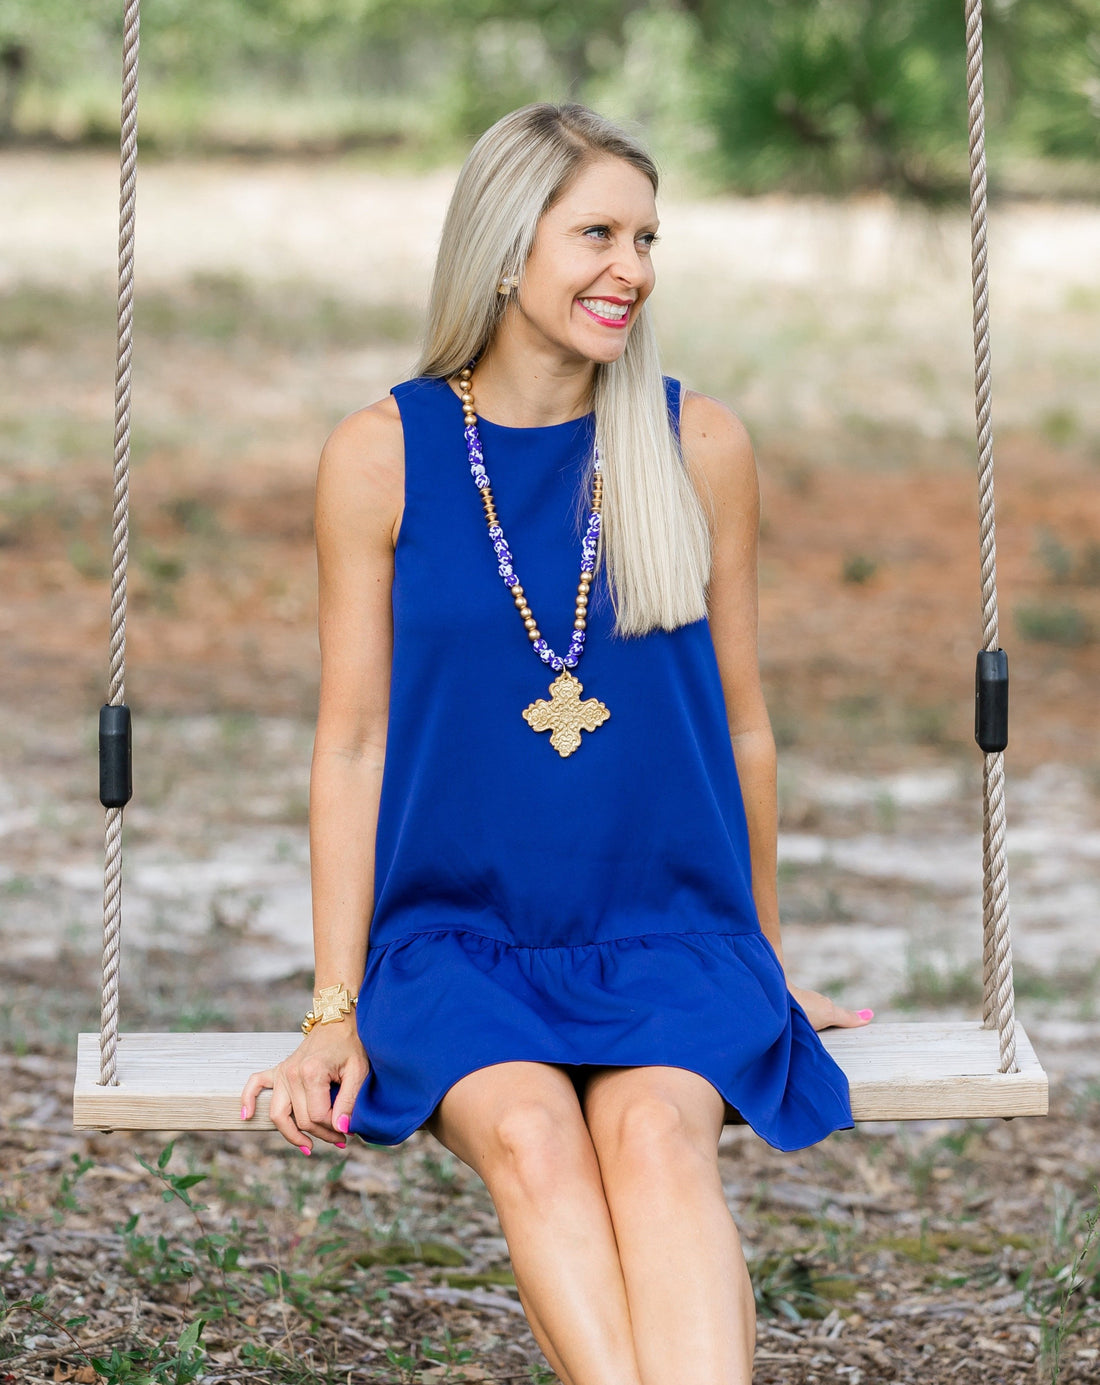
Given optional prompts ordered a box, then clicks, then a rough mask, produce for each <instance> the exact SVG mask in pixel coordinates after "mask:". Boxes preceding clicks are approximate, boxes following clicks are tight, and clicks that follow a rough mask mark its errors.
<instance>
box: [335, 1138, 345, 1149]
mask: <svg viewBox="0 0 1100 1385" xmlns="http://www.w3.org/2000/svg"><path fill="white" fill-rule="evenodd" d="M347 1147H348V1142H347V1140H341V1141H340V1143H339V1144H338V1145H337V1146H336V1148H337V1149H347Z"/></svg>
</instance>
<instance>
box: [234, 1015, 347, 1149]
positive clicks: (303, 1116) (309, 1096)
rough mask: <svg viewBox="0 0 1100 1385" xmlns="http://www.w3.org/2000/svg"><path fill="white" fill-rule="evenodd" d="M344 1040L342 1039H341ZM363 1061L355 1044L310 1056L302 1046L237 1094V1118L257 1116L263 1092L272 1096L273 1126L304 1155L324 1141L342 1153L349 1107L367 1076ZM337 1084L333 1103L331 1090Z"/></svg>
mask: <svg viewBox="0 0 1100 1385" xmlns="http://www.w3.org/2000/svg"><path fill="white" fill-rule="evenodd" d="M345 1037H346V1036H345ZM368 1067H369V1065H368V1063H367V1056H366V1054H365V1053H364V1052H363V1049H362V1045H361V1044H359V1042H358V1039H355V1040H354V1043H353V1045H352V1046H351V1048H350V1051H349V1049H348V1048H346V1047H344V1046H343V1044H341V1045H340V1047H339V1048H337V1049H333V1048H331V1047H330V1050H329V1052H327V1053H326V1052H325V1050H324V1047H322V1048H321V1049H320V1051H312V1052H311V1051H310V1050H309V1049H307V1048H305V1046H304V1045H303V1047H302V1048H299V1049H297V1050H296V1051H295V1052H294V1053H293V1054H291V1056H290V1057H289V1058H287V1059H285V1060H284V1061H283V1062H282V1063H279V1064H277V1065H276V1066H275V1067H274V1068H268V1069H267V1070H266V1071H264V1072H254V1073H253V1074H252V1076H251V1077H249V1079H248V1081H247V1082H246V1083H245V1085H244V1089H243V1090H242V1092H241V1119H242V1120H251V1119H252V1117H253V1116H254V1115H255V1114H256V1101H257V1098H258V1097H259V1095H260V1093H261V1092H262V1091H265V1090H268V1089H270V1091H271V1122H272V1124H273V1125H274V1126H275V1129H276V1130H278V1132H279V1133H280V1134H281V1135H282V1137H283V1138H284V1139H285V1140H286V1141H287V1142H288V1143H289V1144H292V1145H293V1146H294V1147H295V1148H296V1149H299V1150H301V1152H302V1153H303V1154H311V1153H312V1152H313V1141H314V1140H324V1141H326V1142H327V1143H328V1144H333V1145H336V1147H337V1148H338V1149H343V1148H344V1147H345V1146H346V1144H347V1132H348V1126H349V1124H350V1118H351V1111H352V1107H353V1106H354V1105H355V1098H356V1096H357V1094H358V1092H359V1088H360V1087H361V1086H362V1085H363V1081H364V1079H365V1077H366V1075H367V1071H368ZM337 1083H338V1084H339V1086H340V1091H339V1093H338V1095H337V1098H336V1103H335V1104H334V1103H333V1100H332V1088H333V1086H334V1085H336V1084H337Z"/></svg>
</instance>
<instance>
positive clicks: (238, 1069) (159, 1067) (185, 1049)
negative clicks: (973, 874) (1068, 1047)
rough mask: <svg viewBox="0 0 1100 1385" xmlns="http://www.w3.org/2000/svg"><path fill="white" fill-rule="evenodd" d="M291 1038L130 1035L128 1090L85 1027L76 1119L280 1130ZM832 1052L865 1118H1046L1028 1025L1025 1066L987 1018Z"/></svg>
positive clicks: (858, 1038) (1022, 1055)
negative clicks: (258, 1079) (276, 1117)
mask: <svg viewBox="0 0 1100 1385" xmlns="http://www.w3.org/2000/svg"><path fill="white" fill-rule="evenodd" d="M300 1037H301V1036H300V1035H299V1034H297V1033H291V1034H123V1035H121V1036H120V1037H119V1047H118V1071H119V1077H120V1082H119V1085H118V1086H117V1087H101V1086H99V1085H98V1083H99V1038H98V1035H95V1034H81V1035H80V1039H79V1044H78V1049H77V1068H76V1084H75V1087H74V1090H73V1124H74V1125H75V1126H76V1127H77V1128H78V1129H92V1130H242V1129H243V1130H270V1129H272V1125H271V1119H270V1116H269V1113H268V1103H269V1097H268V1094H267V1093H266V1092H265V1093H264V1095H263V1097H262V1098H261V1101H260V1103H259V1105H258V1107H257V1113H256V1115H255V1117H254V1118H253V1119H252V1120H251V1121H249V1122H248V1123H247V1124H243V1123H242V1121H241V1118H240V1093H241V1088H242V1087H243V1086H244V1082H245V1079H246V1077H247V1076H248V1074H249V1073H250V1072H256V1071H259V1070H260V1069H262V1068H268V1067H272V1066H274V1064H275V1063H277V1062H279V1061H280V1059H282V1058H285V1057H286V1055H287V1054H288V1053H291V1052H292V1051H293V1050H294V1049H295V1048H296V1047H297V1045H298V1043H299V1041H300ZM821 1038H822V1041H823V1042H824V1044H825V1047H826V1048H827V1049H828V1051H829V1052H830V1053H831V1054H832V1056H833V1057H834V1058H835V1059H836V1060H837V1062H838V1063H839V1064H840V1066H841V1067H842V1068H843V1069H844V1071H845V1072H846V1073H847V1075H848V1081H849V1085H850V1088H851V1094H852V1113H853V1115H854V1116H855V1118H856V1120H935V1119H940V1118H946V1117H952V1116H1043V1115H1046V1112H1047V1078H1046V1073H1044V1071H1043V1069H1042V1068H1041V1067H1040V1065H1039V1061H1038V1059H1037V1058H1036V1056H1035V1051H1034V1049H1033V1048H1032V1046H1031V1043H1030V1041H1029V1040H1028V1037H1027V1035H1026V1034H1025V1033H1024V1030H1023V1028H1022V1027H1021V1026H1020V1025H1019V1024H1017V1026H1016V1057H1017V1062H1018V1064H1019V1068H1020V1071H1019V1072H1016V1073H1010V1074H1003V1073H999V1072H998V1071H997V1065H998V1061H999V1053H998V1046H997V1035H996V1032H995V1031H993V1030H989V1029H982V1027H981V1025H980V1024H979V1023H978V1022H977V1021H950V1022H947V1021H943V1022H941V1021H923V1022H907V1023H900V1024H889V1023H875V1024H870V1025H868V1026H867V1027H866V1028H864V1029H827V1030H825V1031H823V1033H822V1035H821Z"/></svg>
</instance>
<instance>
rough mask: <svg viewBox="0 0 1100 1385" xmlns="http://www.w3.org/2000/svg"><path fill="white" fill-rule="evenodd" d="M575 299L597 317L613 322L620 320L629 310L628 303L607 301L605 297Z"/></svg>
mask: <svg viewBox="0 0 1100 1385" xmlns="http://www.w3.org/2000/svg"><path fill="white" fill-rule="evenodd" d="M577 301H578V302H579V303H582V304H583V305H584V306H585V307H586V308H587V309H588V311H589V312H590V313H595V314H596V316H597V317H606V318H608V319H610V320H612V321H615V322H621V321H622V320H623V318H624V317H626V315H627V313H628V312H629V311H630V304H629V303H609V302H608V301H607V299H606V298H580V299H578V300H577Z"/></svg>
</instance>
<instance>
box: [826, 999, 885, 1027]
mask: <svg viewBox="0 0 1100 1385" xmlns="http://www.w3.org/2000/svg"><path fill="white" fill-rule="evenodd" d="M874 1014H875V1012H874V1010H845V1008H844V1007H843V1005H834V1006H833V1018H832V1019H831V1020H830V1021H829V1024H830V1025H832V1026H835V1027H836V1028H837V1029H859V1028H862V1026H863V1025H865V1024H870V1022H871V1020H872V1019H873V1018H874Z"/></svg>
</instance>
